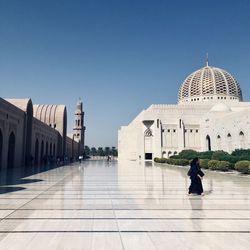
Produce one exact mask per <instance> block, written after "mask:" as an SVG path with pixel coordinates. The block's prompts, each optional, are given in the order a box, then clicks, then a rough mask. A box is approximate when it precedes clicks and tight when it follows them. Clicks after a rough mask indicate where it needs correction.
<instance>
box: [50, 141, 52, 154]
mask: <svg viewBox="0 0 250 250" xmlns="http://www.w3.org/2000/svg"><path fill="white" fill-rule="evenodd" d="M49 155H50V156H52V142H51V143H50V144H49Z"/></svg>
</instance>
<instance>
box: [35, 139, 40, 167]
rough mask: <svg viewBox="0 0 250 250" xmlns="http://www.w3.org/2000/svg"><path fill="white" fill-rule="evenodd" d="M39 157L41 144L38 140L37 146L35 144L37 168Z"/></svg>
mask: <svg viewBox="0 0 250 250" xmlns="http://www.w3.org/2000/svg"><path fill="white" fill-rule="evenodd" d="M38 156H39V142H38V139H36V144H35V166H37V165H38Z"/></svg>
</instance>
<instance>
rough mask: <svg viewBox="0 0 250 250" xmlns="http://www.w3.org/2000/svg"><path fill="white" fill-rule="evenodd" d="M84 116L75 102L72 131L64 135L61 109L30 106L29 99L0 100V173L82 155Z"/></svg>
mask: <svg viewBox="0 0 250 250" xmlns="http://www.w3.org/2000/svg"><path fill="white" fill-rule="evenodd" d="M84 137H85V126H84V112H83V106H82V102H81V101H80V100H79V101H78V103H77V108H76V112H75V128H74V132H73V134H72V135H67V110H66V106H64V105H47V104H46V105H33V103H32V100H31V99H3V98H0V169H2V168H21V167H23V166H40V165H44V164H48V163H49V162H50V163H51V162H55V161H56V160H57V159H60V161H62V160H65V159H68V160H73V159H77V158H78V156H79V155H83V153H84Z"/></svg>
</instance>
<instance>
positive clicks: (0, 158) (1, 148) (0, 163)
mask: <svg viewBox="0 0 250 250" xmlns="http://www.w3.org/2000/svg"><path fill="white" fill-rule="evenodd" d="M2 151H3V134H2V130H1V129H0V169H1V168H2Z"/></svg>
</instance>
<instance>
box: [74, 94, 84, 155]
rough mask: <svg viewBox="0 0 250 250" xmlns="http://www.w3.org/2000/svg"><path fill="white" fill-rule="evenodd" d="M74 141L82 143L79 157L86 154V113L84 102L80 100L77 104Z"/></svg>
mask: <svg viewBox="0 0 250 250" xmlns="http://www.w3.org/2000/svg"><path fill="white" fill-rule="evenodd" d="M73 130H74V139H75V140H76V141H77V142H79V143H80V148H79V155H80V154H83V152H84V139H85V126H84V112H83V108H82V101H81V99H80V98H79V100H78V102H77V104H76V111H75V126H74V129H73Z"/></svg>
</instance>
